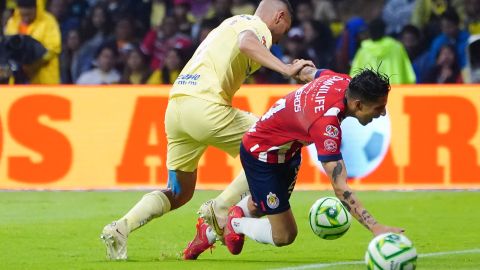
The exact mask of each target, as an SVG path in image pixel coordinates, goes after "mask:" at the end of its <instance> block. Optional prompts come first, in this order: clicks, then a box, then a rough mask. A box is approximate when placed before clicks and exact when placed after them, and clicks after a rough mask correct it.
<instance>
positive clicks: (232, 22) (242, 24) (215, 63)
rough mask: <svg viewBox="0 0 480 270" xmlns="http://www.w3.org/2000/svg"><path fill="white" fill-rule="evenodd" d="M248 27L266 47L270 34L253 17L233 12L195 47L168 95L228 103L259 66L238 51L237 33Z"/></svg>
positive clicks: (269, 41)
mask: <svg viewBox="0 0 480 270" xmlns="http://www.w3.org/2000/svg"><path fill="white" fill-rule="evenodd" d="M245 30H251V31H252V32H253V33H255V35H256V36H257V38H258V40H259V41H260V42H261V43H262V44H263V45H264V46H265V47H266V48H268V49H270V47H271V46H272V34H271V32H270V30H269V29H268V27H267V25H266V24H265V23H264V22H263V21H262V20H261V19H260V18H259V17H257V16H253V15H237V16H233V17H231V18H228V19H226V20H225V21H223V22H222V23H221V24H220V25H219V26H218V27H217V28H215V29H214V30H212V32H210V34H209V35H208V36H207V38H206V39H205V40H204V41H203V42H202V43H201V44H200V45H199V46H198V48H197V50H196V51H195V53H194V54H193V56H192V58H191V59H190V61H188V63H187V64H186V65H185V67H184V68H183V70H182V72H181V73H180V75H179V76H178V78H177V79H176V80H175V82H174V84H173V87H172V89H171V91H170V98H174V97H178V96H193V97H197V98H201V99H204V100H208V101H211V102H214V103H219V104H225V105H231V104H232V98H233V96H234V95H235V92H237V90H238V89H239V88H240V86H241V85H242V83H243V82H244V81H245V79H246V78H247V77H248V76H249V75H250V74H252V73H254V72H255V71H257V70H258V69H259V68H260V67H261V65H260V64H258V63H256V62H255V61H253V60H251V59H250V58H248V57H247V56H246V55H244V54H243V53H241V52H240V49H239V47H238V35H239V34H240V33H241V32H243V31H245Z"/></svg>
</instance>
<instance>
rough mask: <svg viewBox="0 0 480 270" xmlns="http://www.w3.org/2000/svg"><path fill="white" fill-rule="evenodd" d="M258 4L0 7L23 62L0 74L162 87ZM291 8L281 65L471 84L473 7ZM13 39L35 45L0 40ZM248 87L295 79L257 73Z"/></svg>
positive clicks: (63, 1) (456, 2) (476, 9)
mask: <svg viewBox="0 0 480 270" xmlns="http://www.w3.org/2000/svg"><path fill="white" fill-rule="evenodd" d="M257 2H258V1H254V0H252V1H249V0H141V1H140V0H6V1H2V2H1V3H0V5H1V6H0V10H1V11H2V13H1V16H2V18H1V19H2V20H1V21H2V29H3V33H2V34H1V41H2V42H1V43H0V44H1V46H3V47H5V48H1V49H2V50H3V51H4V50H15V48H17V50H18V48H22V56H23V57H21V58H22V59H20V60H19V57H16V58H15V57H13V56H12V58H14V59H5V58H7V57H5V55H10V54H4V56H3V57H0V71H1V72H0V76H10V77H11V78H10V79H9V80H3V81H6V82H7V83H8V82H9V83H17V84H20V83H31V84H60V83H61V84H117V83H121V84H171V83H173V81H174V80H175V79H176V77H177V75H178V74H179V73H180V71H181V69H182V67H183V66H184V65H185V64H186V61H187V59H189V58H190V56H191V55H192V54H193V52H194V51H195V48H196V47H197V45H198V44H199V43H200V42H201V41H202V40H203V39H205V38H206V36H207V35H208V33H209V32H210V31H211V30H212V29H213V28H215V27H216V26H217V25H219V24H220V23H221V22H222V21H223V20H224V19H226V18H228V17H231V16H233V15H238V14H253V12H254V10H255V8H256V5H257ZM290 2H291V3H292V5H293V7H294V11H295V14H294V15H295V18H294V19H295V20H294V22H293V25H292V28H291V29H290V31H289V32H288V35H287V37H286V38H284V39H283V40H282V41H281V42H280V43H279V44H276V45H274V46H273V47H272V49H271V50H272V52H273V53H274V55H276V56H277V57H278V58H280V59H281V60H282V61H284V62H285V63H290V62H291V61H292V60H293V59H297V58H304V59H311V60H312V61H313V62H314V63H315V65H316V66H317V67H320V68H329V69H332V70H335V71H337V72H342V73H354V72H355V70H357V69H358V68H360V67H364V66H373V67H377V66H380V68H381V70H382V71H383V72H385V73H387V74H389V75H390V76H391V82H392V83H393V84H395V83H402V84H407V83H470V82H474V83H475V82H476V83H478V82H480V46H479V45H480V41H478V40H480V37H479V36H478V35H480V0H416V1H415V0H370V1H369V0H355V1H347V0H336V1H333V0H310V1H308V0H299V1H290ZM13 35H28V36H30V37H32V38H33V39H34V40H36V41H38V43H34V44H33V45H34V46H33V45H32V46H27V45H25V46H20V45H18V43H19V42H3V41H5V40H9V39H8V38H9V37H11V36H13ZM12 40H13V39H12ZM19 40H20V41H24V40H26V39H19ZM476 40H477V42H475V41H476ZM20 43H21V42H20ZM17 45H18V46H17ZM22 45H23V44H22ZM219 53H221V52H219ZM11 55H15V54H14V53H12V54H11ZM12 63H14V64H12ZM5 69H10V72H6V71H5ZM12 71H13V72H12ZM13 77H14V79H12V78H13ZM247 83H259V84H262V83H295V81H292V80H291V79H288V78H284V77H282V76H281V75H279V74H278V73H275V72H272V71H270V70H267V69H265V68H262V69H261V70H260V71H259V72H257V73H256V74H255V75H253V76H252V77H250V78H249V79H248V82H247Z"/></svg>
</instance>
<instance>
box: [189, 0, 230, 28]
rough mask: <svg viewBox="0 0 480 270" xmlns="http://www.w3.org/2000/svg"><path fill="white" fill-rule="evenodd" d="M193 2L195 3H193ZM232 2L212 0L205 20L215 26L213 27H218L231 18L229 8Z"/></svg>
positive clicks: (228, 0)
mask: <svg viewBox="0 0 480 270" xmlns="http://www.w3.org/2000/svg"><path fill="white" fill-rule="evenodd" d="M194 2H195V1H194ZM231 4H232V0H213V4H212V6H211V8H210V11H209V12H208V14H207V16H206V20H208V21H211V22H212V23H213V24H215V27H216V26H218V25H220V23H222V22H223V21H224V20H226V19H228V18H230V17H232V16H233V14H232V12H231V10H230V7H231V6H232V5H231Z"/></svg>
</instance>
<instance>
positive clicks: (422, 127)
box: [0, 85, 480, 189]
mask: <svg viewBox="0 0 480 270" xmlns="http://www.w3.org/2000/svg"><path fill="white" fill-rule="evenodd" d="M295 88H296V86H292V85H268V86H264V85H257V86H245V87H243V88H242V89H241V90H240V91H239V92H238V94H237V96H236V98H235V100H234V106H236V107H239V108H242V109H244V110H248V111H251V112H253V113H255V114H257V115H261V114H263V113H264V112H265V111H266V110H267V109H268V107H269V106H270V105H271V104H273V103H274V101H275V100H277V99H278V98H280V97H282V96H283V95H285V94H286V93H288V92H289V91H292V90H294V89H295ZM168 89H169V87H168V86H155V87H152V86H97V87H77V86H55V87H52V86H15V87H2V89H0V189H110V188H113V189H129V188H155V187H163V186H165V185H166V182H167V170H166V167H165V158H166V139H165V130H164V124H163V120H164V113H165V108H166V105H167V103H168ZM388 111H389V116H390V122H391V141H390V146H389V148H388V151H387V154H386V155H385V157H384V159H383V161H382V162H381V163H380V165H379V167H377V169H376V170H375V171H374V172H373V173H371V174H369V175H367V176H365V177H363V178H356V179H352V180H351V185H352V187H353V188H356V189H390V188H393V189H450V188H480V125H479V121H480V87H479V86H478V85H451V86H436V85H435V86H434V85H431V86H394V87H393V89H392V92H391V94H390V97H389V103H388ZM240 169H241V165H240V162H239V160H238V159H232V158H230V157H229V156H228V155H227V154H225V153H223V152H221V151H219V150H216V149H214V148H212V149H209V150H208V151H207V152H206V153H205V155H204V157H203V158H202V159H201V161H200V166H199V179H198V182H197V188H214V189H221V188H223V187H224V186H225V185H227V184H228V183H229V181H230V180H231V179H232V178H233V177H234V176H235V175H236V174H237V173H238V171H239V170H240ZM347 170H348V168H347ZM297 188H299V189H327V188H330V184H329V180H328V179H327V178H326V177H325V176H324V175H323V173H322V172H320V171H319V169H318V168H317V167H316V166H315V165H314V162H313V160H312V159H311V156H310V155H309V154H308V153H307V150H304V155H303V164H302V168H301V170H300V175H299V178H298V182H297Z"/></svg>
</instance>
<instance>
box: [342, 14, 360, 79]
mask: <svg viewBox="0 0 480 270" xmlns="http://www.w3.org/2000/svg"><path fill="white" fill-rule="evenodd" d="M367 29H368V27H367V23H366V22H365V20H363V19H362V18H360V17H354V18H352V19H350V20H349V21H348V22H347V23H346V25H345V29H344V30H343V32H342V34H341V36H340V37H339V39H338V41H337V45H336V48H335V66H336V68H335V70H336V71H337V72H340V73H348V71H349V70H350V63H351V61H352V59H353V56H355V53H356V52H357V49H358V47H359V46H360V43H361V42H362V40H364V39H365V38H367V35H368V34H367V31H366V30H367Z"/></svg>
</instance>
